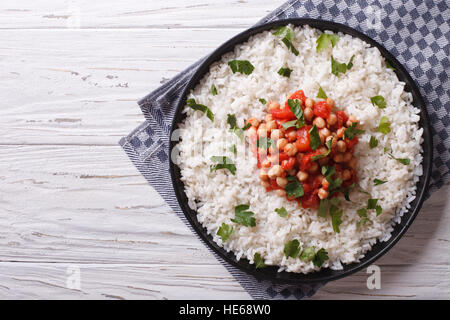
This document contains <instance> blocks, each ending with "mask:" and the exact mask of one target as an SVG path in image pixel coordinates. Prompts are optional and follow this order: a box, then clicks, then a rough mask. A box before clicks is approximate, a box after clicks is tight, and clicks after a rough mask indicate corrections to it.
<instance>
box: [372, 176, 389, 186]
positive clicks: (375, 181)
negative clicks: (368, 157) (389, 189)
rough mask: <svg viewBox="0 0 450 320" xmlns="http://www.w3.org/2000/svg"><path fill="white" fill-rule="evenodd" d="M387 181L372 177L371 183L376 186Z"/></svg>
mask: <svg viewBox="0 0 450 320" xmlns="http://www.w3.org/2000/svg"><path fill="white" fill-rule="evenodd" d="M386 182H387V181H384V180H380V179H376V178H375V179H373V183H374V184H375V185H376V186H379V185H382V184H385V183H386Z"/></svg>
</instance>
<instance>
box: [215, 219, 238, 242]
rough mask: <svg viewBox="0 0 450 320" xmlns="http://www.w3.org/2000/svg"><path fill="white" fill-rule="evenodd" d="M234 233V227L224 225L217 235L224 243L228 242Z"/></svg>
mask: <svg viewBox="0 0 450 320" xmlns="http://www.w3.org/2000/svg"><path fill="white" fill-rule="evenodd" d="M233 232H234V228H233V227H232V226H230V225H228V224H226V223H222V225H221V226H220V228H219V230H217V235H218V236H219V237H221V238H222V242H226V241H227V240H228V238H230V236H231V235H232V234H233Z"/></svg>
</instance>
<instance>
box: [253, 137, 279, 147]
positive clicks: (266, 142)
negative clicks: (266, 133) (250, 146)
mask: <svg viewBox="0 0 450 320" xmlns="http://www.w3.org/2000/svg"><path fill="white" fill-rule="evenodd" d="M271 145H272V146H273V145H275V144H274V142H273V141H272V139H270V138H267V137H260V138H259V139H258V141H257V142H256V146H257V147H258V148H261V149H264V150H267V149H268V148H269V147H270V146H271Z"/></svg>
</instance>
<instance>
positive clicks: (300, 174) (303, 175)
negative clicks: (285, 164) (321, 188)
mask: <svg viewBox="0 0 450 320" xmlns="http://www.w3.org/2000/svg"><path fill="white" fill-rule="evenodd" d="M297 179H298V180H299V181H301V182H303V181H305V180H306V179H308V173H306V172H303V171H299V172H298V173H297Z"/></svg>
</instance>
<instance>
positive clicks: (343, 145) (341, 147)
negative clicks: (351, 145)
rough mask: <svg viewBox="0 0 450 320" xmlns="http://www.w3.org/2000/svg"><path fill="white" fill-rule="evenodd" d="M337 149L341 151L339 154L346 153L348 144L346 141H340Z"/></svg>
mask: <svg viewBox="0 0 450 320" xmlns="http://www.w3.org/2000/svg"><path fill="white" fill-rule="evenodd" d="M336 148H337V151H339V152H345V151H347V144H346V143H345V142H344V141H342V140H339V141H338V142H337V145H336Z"/></svg>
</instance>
